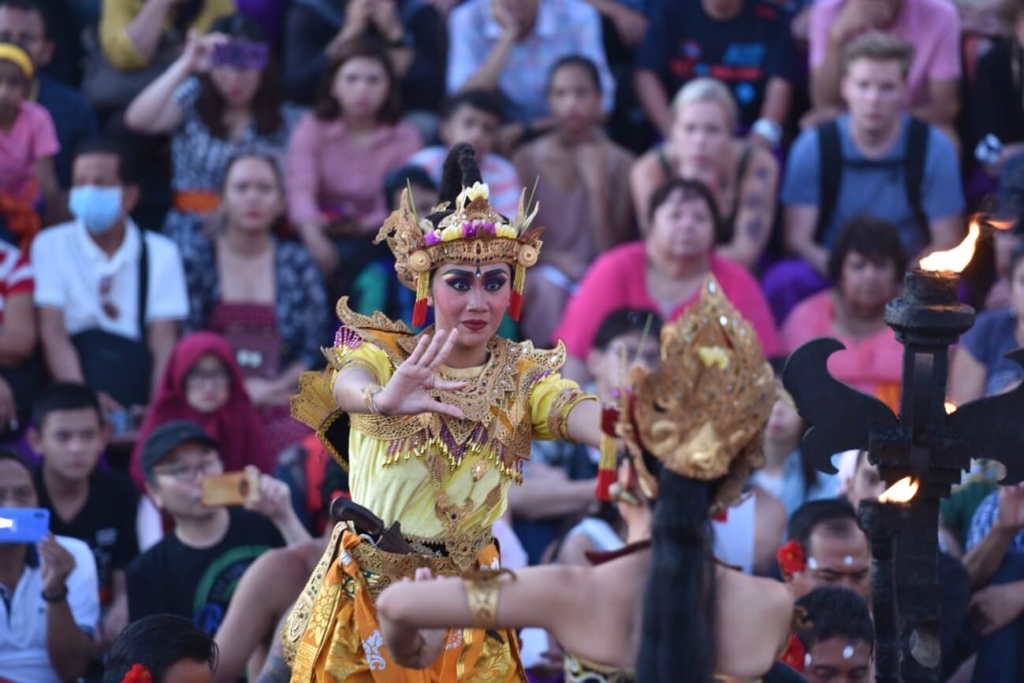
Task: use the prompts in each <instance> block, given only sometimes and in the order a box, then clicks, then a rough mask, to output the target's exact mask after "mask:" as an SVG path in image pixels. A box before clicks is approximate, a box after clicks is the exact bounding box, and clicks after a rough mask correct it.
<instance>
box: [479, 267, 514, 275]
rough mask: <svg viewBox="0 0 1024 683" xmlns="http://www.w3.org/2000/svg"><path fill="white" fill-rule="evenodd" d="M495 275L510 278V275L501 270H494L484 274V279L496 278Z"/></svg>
mask: <svg viewBox="0 0 1024 683" xmlns="http://www.w3.org/2000/svg"><path fill="white" fill-rule="evenodd" d="M495 275H500V276H501V277H508V274H507V273H506V272H505V271H503V270H502V269H501V268H495V269H494V270H489V271H487V272H486V273H484V274H483V276H484V277H494V276H495Z"/></svg>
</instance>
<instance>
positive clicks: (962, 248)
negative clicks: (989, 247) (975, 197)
mask: <svg viewBox="0 0 1024 683" xmlns="http://www.w3.org/2000/svg"><path fill="white" fill-rule="evenodd" d="M980 236H981V227H980V226H979V225H978V222H977V221H971V227H970V229H969V230H968V232H967V237H965V238H964V241H963V242H961V243H960V244H958V245H956V246H955V247H953V248H952V249H947V250H946V251H937V252H935V253H934V254H930V255H928V256H925V257H924V258H923V259H921V269H922V270H933V271H934V270H941V271H946V272H953V273H959V272H961V271H962V270H963V269H964V268H966V267H967V265H968V264H969V263H970V262H971V259H972V258H974V247H975V245H977V243H978V238H979V237H980Z"/></svg>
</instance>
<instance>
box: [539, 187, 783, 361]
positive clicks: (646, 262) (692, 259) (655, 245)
mask: <svg viewBox="0 0 1024 683" xmlns="http://www.w3.org/2000/svg"><path fill="white" fill-rule="evenodd" d="M649 220H650V222H651V227H650V230H648V231H647V236H646V238H645V239H644V240H643V241H641V242H633V243H630V244H624V245H622V246H620V247H616V248H615V249H612V250H611V251H609V252H607V253H606V254H603V255H602V256H600V257H598V259H597V260H596V261H594V265H593V266H591V267H590V270H588V271H587V274H586V275H585V276H584V277H583V280H582V282H580V286H579V288H577V290H576V293H575V295H573V298H572V299H570V300H569V305H568V306H567V307H566V309H565V314H564V315H563V316H562V322H561V323H560V325H559V328H558V329H557V330H555V333H554V338H555V339H561V340H563V341H564V342H565V346H566V351H567V352H568V358H567V359H566V365H565V374H566V375H567V376H569V377H573V378H580V379H584V378H586V377H587V371H586V367H585V366H584V364H583V361H584V359H585V358H586V355H587V353H588V352H589V351H590V348H591V346H592V344H593V342H594V333H595V332H596V331H597V328H598V327H599V326H600V324H601V321H602V320H603V319H604V316H605V315H607V314H608V313H609V312H611V311H614V310H615V309H617V308H622V307H630V308H640V309H645V310H652V311H657V312H658V314H659V315H661V316H662V318H663V319H664V320H674V319H676V318H677V317H679V316H680V315H682V313H683V312H684V311H685V310H686V309H687V308H688V307H689V306H690V305H691V304H692V303H693V302H694V301H696V300H697V297H698V295H699V293H700V290H701V287H704V286H705V283H706V281H707V279H708V276H709V275H712V276H714V277H715V279H716V280H717V281H718V284H719V285H720V286H721V287H722V291H723V292H724V293H725V295H726V296H727V297H728V298H729V300H730V301H731V302H732V304H733V306H735V307H736V308H737V309H738V310H739V312H740V313H741V314H742V315H743V316H744V317H745V318H746V319H747V320H749V321H750V322H751V324H752V325H753V327H754V329H755V330H756V331H757V334H758V336H759V338H760V341H761V345H762V347H763V349H764V352H765V355H766V356H773V355H776V354H778V353H779V352H780V351H781V345H780V344H779V336H778V332H777V331H776V329H775V321H774V320H773V319H772V315H771V311H770V310H769V309H768V304H767V302H766V301H765V299H764V296H763V295H762V294H761V288H760V286H759V285H758V283H757V281H756V280H755V279H754V278H753V276H752V275H751V274H750V273H749V272H748V271H747V270H746V269H745V268H743V267H742V266H739V265H737V264H735V263H733V262H731V261H729V260H727V259H723V258H721V257H720V256H718V255H717V254H716V253H715V235H716V234H717V233H718V228H719V225H720V221H719V217H718V209H717V206H716V204H715V200H714V198H713V197H712V196H711V193H710V192H709V191H708V189H707V188H706V187H704V185H702V184H701V183H699V182H697V181H693V180H683V179H675V180H670V181H669V182H667V183H665V184H664V185H662V186H661V187H660V188H658V190H657V191H656V192H655V193H654V195H653V196H652V197H651V203H650V210H649Z"/></svg>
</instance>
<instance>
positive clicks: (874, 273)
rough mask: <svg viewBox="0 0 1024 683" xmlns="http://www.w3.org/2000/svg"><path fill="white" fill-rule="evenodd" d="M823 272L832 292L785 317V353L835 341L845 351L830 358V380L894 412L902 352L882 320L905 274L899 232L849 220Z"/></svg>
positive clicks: (882, 223) (866, 221)
mask: <svg viewBox="0 0 1024 683" xmlns="http://www.w3.org/2000/svg"><path fill="white" fill-rule="evenodd" d="M828 268H829V277H831V278H832V282H833V283H835V284H834V285H833V287H832V289H830V290H827V291H824V292H821V293H819V294H816V295H814V296H812V297H811V298H809V299H806V300H805V301H803V302H802V303H801V304H800V305H799V306H797V307H796V308H794V309H793V311H792V313H790V314H789V316H788V317H787V318H786V322H785V323H784V324H783V326H782V342H783V345H784V346H785V348H786V352H787V353H792V352H793V351H795V350H796V348H797V347H798V346H800V345H801V344H803V343H804V342H806V341H809V340H811V339H814V338H815V337H834V338H836V339H838V340H839V341H841V342H843V344H844V345H845V346H846V349H845V350H843V351H839V352H838V353H836V354H834V355H833V356H832V357H831V358H829V362H828V367H829V370H830V371H831V372H832V375H833V376H834V377H836V379H838V380H840V381H843V382H846V383H847V384H849V385H850V386H853V387H855V388H857V389H860V390H861V391H863V392H865V393H868V394H871V395H872V396H877V397H878V398H880V399H882V400H883V401H885V402H886V404H888V405H889V406H890V407H891V408H893V409H894V410H898V407H899V389H900V381H901V379H902V377H903V347H902V346H901V345H900V344H899V343H898V342H897V341H896V336H895V335H894V334H893V331H892V329H891V328H890V327H889V326H888V325H886V324H885V320H884V318H883V315H884V314H885V305H886V304H887V303H889V302H890V301H892V300H893V299H895V298H896V296H897V295H898V294H899V292H900V288H901V285H902V283H903V273H904V271H906V269H907V252H906V250H905V249H904V248H903V245H902V243H901V242H900V235H899V231H898V230H897V229H896V227H895V226H894V225H892V224H891V223H887V222H885V221H882V220H878V219H877V218H869V217H862V218H855V219H853V220H851V221H850V222H849V223H847V224H846V225H845V226H843V229H842V231H841V232H840V233H839V236H838V237H837V238H836V242H835V245H834V246H833V247H832V251H831V252H829V262H828Z"/></svg>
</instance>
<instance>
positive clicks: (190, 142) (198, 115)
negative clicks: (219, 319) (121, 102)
mask: <svg viewBox="0 0 1024 683" xmlns="http://www.w3.org/2000/svg"><path fill="white" fill-rule="evenodd" d="M283 100H284V98H283V94H282V88H281V84H280V82H279V79H278V75H277V65H276V63H275V61H274V57H273V54H272V52H271V49H270V45H269V43H268V42H267V40H266V38H265V37H264V34H263V31H262V30H261V29H260V27H259V24H257V23H256V22H255V21H253V20H252V19H250V18H249V17H247V16H245V15H242V14H234V15H231V16H228V17H222V18H220V19H218V20H217V21H215V22H214V23H213V25H212V26H211V27H210V33H209V34H207V35H205V36H203V35H201V34H199V33H196V32H193V33H191V34H190V35H189V37H188V43H187V44H186V45H185V49H184V51H183V52H182V53H181V56H180V57H179V58H178V59H177V61H175V62H174V63H173V64H172V65H171V66H170V67H169V68H168V69H167V70H166V71H165V72H164V73H163V74H162V75H161V76H160V77H159V78H157V79H156V80H155V81H153V82H152V83H151V84H150V85H149V87H147V88H146V89H145V90H143V91H142V92H141V93H140V94H139V95H138V96H137V97H136V98H135V100H134V101H132V103H131V105H130V106H129V107H128V110H127V112H126V113H125V121H126V123H127V124H128V126H129V127H130V128H131V129H132V130H135V131H137V132H139V133H145V134H148V135H164V134H170V135H171V166H172V172H173V174H172V177H171V187H172V188H173V190H174V202H173V207H172V209H171V211H170V212H169V213H168V214H167V218H166V220H165V221H164V227H163V232H164V234H166V235H167V236H169V237H170V238H171V239H173V240H174V241H175V242H176V243H177V244H179V245H182V244H184V243H185V241H186V240H187V238H188V237H190V236H192V235H195V234H196V233H197V232H198V231H199V229H200V226H201V225H202V222H203V218H204V217H205V216H208V215H209V214H211V213H212V212H213V211H214V210H215V209H216V208H217V205H218V202H219V199H220V197H219V193H218V189H219V187H220V180H221V178H222V177H223V175H224V171H225V168H226V167H227V163H228V161H229V160H230V159H231V158H232V157H234V156H235V155H236V154H238V153H239V151H241V150H243V149H245V148H248V147H253V146H260V147H264V148H267V149H276V150H283V149H284V147H285V144H286V143H287V141H288V136H289V135H290V133H291V129H292V126H293V125H294V123H295V122H296V120H297V119H298V112H297V111H296V110H295V109H294V108H292V107H290V106H287V105H285V104H284V102H283Z"/></svg>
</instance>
